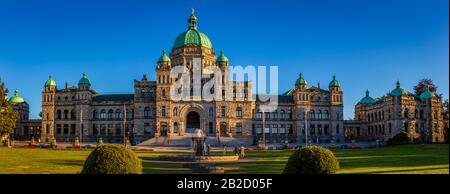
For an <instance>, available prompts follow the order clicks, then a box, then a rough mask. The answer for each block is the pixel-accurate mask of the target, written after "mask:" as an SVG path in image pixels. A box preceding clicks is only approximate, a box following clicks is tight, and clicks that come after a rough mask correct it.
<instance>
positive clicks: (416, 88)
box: [414, 78, 437, 96]
mask: <svg viewBox="0 0 450 194" xmlns="http://www.w3.org/2000/svg"><path fill="white" fill-rule="evenodd" d="M425 86H428V87H430V91H431V92H434V93H436V91H437V86H436V85H434V83H433V80H431V79H428V78H424V79H421V80H420V81H419V83H418V84H417V85H416V86H414V92H415V94H416V95H417V96H419V95H420V94H422V92H423V90H424V88H425Z"/></svg>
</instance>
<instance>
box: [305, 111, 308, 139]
mask: <svg viewBox="0 0 450 194" xmlns="http://www.w3.org/2000/svg"><path fill="white" fill-rule="evenodd" d="M307 122H308V117H307V111H306V110H305V143H306V146H308V123H307Z"/></svg>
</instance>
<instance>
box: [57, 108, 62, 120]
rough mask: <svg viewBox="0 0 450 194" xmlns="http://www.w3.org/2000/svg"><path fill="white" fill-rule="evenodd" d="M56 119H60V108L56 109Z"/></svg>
mask: <svg viewBox="0 0 450 194" xmlns="http://www.w3.org/2000/svg"><path fill="white" fill-rule="evenodd" d="M56 119H61V110H57V111H56Z"/></svg>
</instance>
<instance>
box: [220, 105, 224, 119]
mask: <svg viewBox="0 0 450 194" xmlns="http://www.w3.org/2000/svg"><path fill="white" fill-rule="evenodd" d="M220 115H221V116H222V117H225V106H222V107H220Z"/></svg>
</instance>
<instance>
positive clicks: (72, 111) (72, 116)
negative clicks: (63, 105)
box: [70, 110, 77, 119]
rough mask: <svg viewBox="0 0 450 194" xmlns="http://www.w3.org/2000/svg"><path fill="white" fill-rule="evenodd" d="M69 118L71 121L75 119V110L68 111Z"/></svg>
mask: <svg viewBox="0 0 450 194" xmlns="http://www.w3.org/2000/svg"><path fill="white" fill-rule="evenodd" d="M70 118H71V119H76V118H77V117H76V116H75V110H71V111H70Z"/></svg>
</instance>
